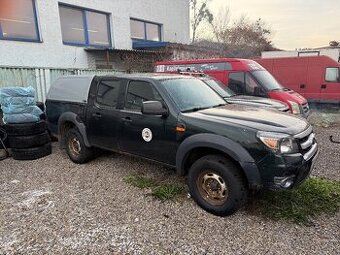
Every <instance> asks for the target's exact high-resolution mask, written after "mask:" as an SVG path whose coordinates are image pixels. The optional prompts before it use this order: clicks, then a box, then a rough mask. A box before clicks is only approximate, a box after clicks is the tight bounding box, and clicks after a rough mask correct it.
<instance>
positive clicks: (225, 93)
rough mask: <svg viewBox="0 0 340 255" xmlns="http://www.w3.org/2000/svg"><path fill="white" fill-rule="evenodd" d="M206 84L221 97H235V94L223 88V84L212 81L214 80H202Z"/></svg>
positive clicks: (225, 87)
mask: <svg viewBox="0 0 340 255" xmlns="http://www.w3.org/2000/svg"><path fill="white" fill-rule="evenodd" d="M203 82H205V83H206V84H208V85H209V87H210V88H212V89H213V90H215V91H216V92H217V93H218V94H219V95H220V96H221V97H232V96H235V93H234V92H233V91H232V90H231V89H229V88H228V87H227V86H225V85H224V84H223V83H221V82H219V81H217V80H214V79H207V80H203Z"/></svg>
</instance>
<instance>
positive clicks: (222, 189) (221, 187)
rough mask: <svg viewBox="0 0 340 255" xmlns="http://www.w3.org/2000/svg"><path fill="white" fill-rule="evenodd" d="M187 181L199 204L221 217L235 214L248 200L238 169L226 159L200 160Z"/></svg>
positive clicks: (211, 158) (209, 156) (195, 164)
mask: <svg viewBox="0 0 340 255" xmlns="http://www.w3.org/2000/svg"><path fill="white" fill-rule="evenodd" d="M188 181H189V190H190V193H191V195H192V197H193V199H194V200H195V201H196V203H197V204H198V205H199V206H201V207H202V208H203V209H204V210H206V211H208V212H210V213H212V214H215V215H218V216H227V215H230V214H233V213H234V212H236V211H237V210H238V209H239V208H240V207H241V206H242V205H243V204H244V203H245V202H246V200H247V196H248V189H247V185H246V183H245V181H244V178H243V176H242V175H241V173H240V171H239V168H238V167H237V166H236V165H235V163H234V162H232V161H231V160H228V159H227V158H225V157H221V156H217V155H208V156H204V157H202V158H200V159H198V160H197V161H196V162H195V163H194V164H193V165H192V166H191V168H190V170H189V175H188Z"/></svg>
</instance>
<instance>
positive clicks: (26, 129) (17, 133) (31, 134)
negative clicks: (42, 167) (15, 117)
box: [4, 120, 52, 160]
mask: <svg viewBox="0 0 340 255" xmlns="http://www.w3.org/2000/svg"><path fill="white" fill-rule="evenodd" d="M4 128H5V130H6V132H7V136H8V143H9V147H10V148H11V152H12V157H13V158H14V159H16V160H34V159H39V158H42V157H45V156H47V155H50V154H51V152H52V146H51V138H50V136H49V133H48V131H47V125H46V122H45V120H40V121H38V122H31V123H19V124H6V125H4Z"/></svg>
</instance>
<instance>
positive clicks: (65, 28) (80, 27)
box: [59, 5, 111, 47]
mask: <svg viewBox="0 0 340 255" xmlns="http://www.w3.org/2000/svg"><path fill="white" fill-rule="evenodd" d="M59 13H60V24H61V33H62V38H63V43H64V44H69V45H76V46H93V47H110V46H111V40H110V23H109V15H108V14H106V13H102V12H97V11H91V10H87V9H82V8H78V7H70V6H65V5H59Z"/></svg>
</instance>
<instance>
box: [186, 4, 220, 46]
mask: <svg viewBox="0 0 340 255" xmlns="http://www.w3.org/2000/svg"><path fill="white" fill-rule="evenodd" d="M209 1H210V0H203V1H202V2H201V1H198V0H190V5H191V11H192V20H191V28H192V42H193V43H194V42H195V40H196V36H197V28H198V27H199V26H200V24H201V23H202V22H203V21H207V22H208V23H209V24H211V23H212V21H213V20H214V16H213V15H212V13H211V12H210V10H209V8H208V2H209Z"/></svg>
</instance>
